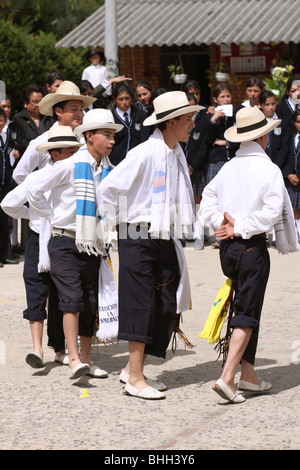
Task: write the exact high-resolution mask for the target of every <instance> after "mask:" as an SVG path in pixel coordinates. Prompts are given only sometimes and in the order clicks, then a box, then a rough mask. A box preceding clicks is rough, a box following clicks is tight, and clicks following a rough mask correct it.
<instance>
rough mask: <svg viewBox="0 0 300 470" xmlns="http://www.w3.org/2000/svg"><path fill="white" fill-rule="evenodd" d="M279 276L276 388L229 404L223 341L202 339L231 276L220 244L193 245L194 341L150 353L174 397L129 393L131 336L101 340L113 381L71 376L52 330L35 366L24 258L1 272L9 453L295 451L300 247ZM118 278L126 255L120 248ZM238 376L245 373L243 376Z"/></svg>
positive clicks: (266, 342)
mask: <svg viewBox="0 0 300 470" xmlns="http://www.w3.org/2000/svg"><path fill="white" fill-rule="evenodd" d="M269 252H270V256H271V275H270V280H269V284H268V288H267V293H266V297H265V304H264V309H263V315H262V322H261V332H260V340H259V345H258V352H257V364H256V365H257V369H258V371H259V375H260V377H261V378H262V379H264V380H267V381H270V382H272V383H273V389H272V390H271V392H269V393H266V394H264V395H255V394H249V395H247V400H246V401H245V402H244V403H243V404H240V405H232V404H229V403H226V402H224V401H222V399H220V397H218V395H217V394H216V393H215V392H214V391H213V390H212V386H213V384H214V381H215V380H216V379H217V378H218V377H219V375H220V372H221V361H216V358H217V355H216V352H215V351H214V347H213V345H208V344H207V343H206V341H205V340H203V339H200V338H199V337H198V334H199V332H200V331H201V329H202V327H203V326H204V323H205V321H206V318H207V316H208V313H209V311H210V308H211V305H212V302H213V300H214V298H215V296H216V294H217V292H218V290H219V288H220V287H221V285H222V284H223V282H224V277H223V275H222V272H221V270H220V265H219V251H218V250H217V249H214V248H212V247H206V248H205V249H204V250H201V251H196V250H194V249H193V248H186V249H185V254H186V258H187V263H188V266H189V272H190V279H191V288H192V300H193V310H192V311H190V312H185V313H184V315H183V323H182V324H181V328H182V330H183V331H184V333H185V334H186V335H187V337H188V339H189V340H190V341H191V343H193V345H194V347H193V349H185V348H184V345H183V343H182V342H181V341H180V340H178V349H177V352H176V354H175V356H173V355H172V352H171V349H170V350H169V352H168V356H167V358H166V360H161V359H155V358H150V357H149V358H148V359H147V362H146V367H145V371H146V374H147V376H148V377H151V378H157V379H158V380H159V381H163V382H164V383H166V384H167V385H168V391H167V392H166V396H167V397H166V399H165V400H162V401H146V400H139V399H135V398H132V397H128V396H125V395H123V385H122V384H121V383H120V382H119V379H118V374H119V372H120V370H121V369H122V367H123V366H124V365H125V364H126V362H127V343H126V342H120V343H118V344H111V345H109V346H104V345H102V344H101V345H100V344H98V345H95V346H94V347H93V361H94V362H95V363H98V364H99V365H100V366H101V367H102V368H104V369H106V370H107V371H108V372H109V378H107V379H93V378H90V377H87V376H85V377H83V378H81V379H79V380H77V381H72V380H70V379H69V371H68V368H67V367H66V366H61V365H58V364H57V363H55V362H53V360H54V352H53V350H51V349H49V348H48V347H47V337H46V329H45V335H44V343H45V348H44V351H45V360H46V363H47V364H46V367H45V369H42V370H37V369H31V368H30V367H29V366H28V365H27V364H26V363H25V357H26V354H27V353H28V352H30V351H31V347H32V345H31V336H30V330H29V325H28V323H27V322H26V321H25V320H23V318H22V311H23V309H24V308H25V305H26V301H25V292H24V286H23V279H22V270H23V262H22V260H21V262H20V263H19V265H17V266H5V267H4V268H1V269H0V384H1V385H0V449H1V450H22V449H28V450H38V449H41V450H52V449H56V450H67V449H70V450H75V449H76V450H85V449H86V450H89V449H93V450H103V451H106V454H108V455H112V452H113V451H114V450H115V451H118V450H127V451H135V450H148V451H149V450H151V451H152V453H153V454H154V453H155V452H157V453H158V452H160V451H169V452H177V454H178V453H179V452H178V451H181V452H180V455H184V451H190V452H196V451H197V450H230V449H237V450H246V449H249V450H263V449H266V450H273V449H274V450H275V449H283V450H294V449H299V448H300V316H299V313H300V312H299V305H300V282H299V280H300V253H296V254H292V255H288V256H282V255H279V254H278V253H277V251H276V250H275V249H273V248H272V249H270V250H269ZM112 261H113V266H114V271H115V275H116V277H117V274H118V258H117V254H116V253H113V255H112ZM237 379H238V374H237Z"/></svg>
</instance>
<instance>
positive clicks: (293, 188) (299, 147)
mask: <svg viewBox="0 0 300 470" xmlns="http://www.w3.org/2000/svg"><path fill="white" fill-rule="evenodd" d="M292 123H293V129H292V131H291V137H290V144H289V154H288V158H287V162H286V164H285V166H284V168H283V175H284V177H285V181H286V187H287V191H288V193H289V196H290V199H291V203H292V206H293V209H294V216H295V223H296V227H297V232H298V236H299V239H300V184H299V183H300V109H296V110H295V111H294V113H293V114H292Z"/></svg>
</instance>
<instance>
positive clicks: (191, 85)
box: [181, 79, 201, 93]
mask: <svg viewBox="0 0 300 470" xmlns="http://www.w3.org/2000/svg"><path fill="white" fill-rule="evenodd" d="M192 88H194V90H199V93H201V88H200V85H199V83H198V82H196V80H192V79H190V80H186V81H185V82H184V84H183V85H182V87H181V91H185V93H187V92H189V91H190V90H191V89H192Z"/></svg>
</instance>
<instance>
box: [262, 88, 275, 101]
mask: <svg viewBox="0 0 300 470" xmlns="http://www.w3.org/2000/svg"><path fill="white" fill-rule="evenodd" d="M268 98H275V99H276V96H275V94H274V93H273V91H270V90H264V91H262V92H261V94H260V95H259V103H260V104H264V103H265V102H266V101H267V99H268Z"/></svg>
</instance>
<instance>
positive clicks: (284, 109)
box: [276, 76, 300, 129]
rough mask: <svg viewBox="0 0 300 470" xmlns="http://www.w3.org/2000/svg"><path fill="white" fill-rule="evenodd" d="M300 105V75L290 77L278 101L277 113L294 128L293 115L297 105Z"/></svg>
mask: <svg viewBox="0 0 300 470" xmlns="http://www.w3.org/2000/svg"><path fill="white" fill-rule="evenodd" d="M299 105H300V77H296V76H295V77H290V78H289V79H288V81H287V83H286V90H285V93H284V95H283V97H282V99H281V101H280V102H279V103H278V105H277V108H276V113H277V115H278V117H279V118H280V119H282V118H284V119H285V120H286V121H288V123H289V125H290V127H291V128H292V129H293V128H294V123H293V119H292V115H293V113H294V112H295V110H296V107H298V106H299Z"/></svg>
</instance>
